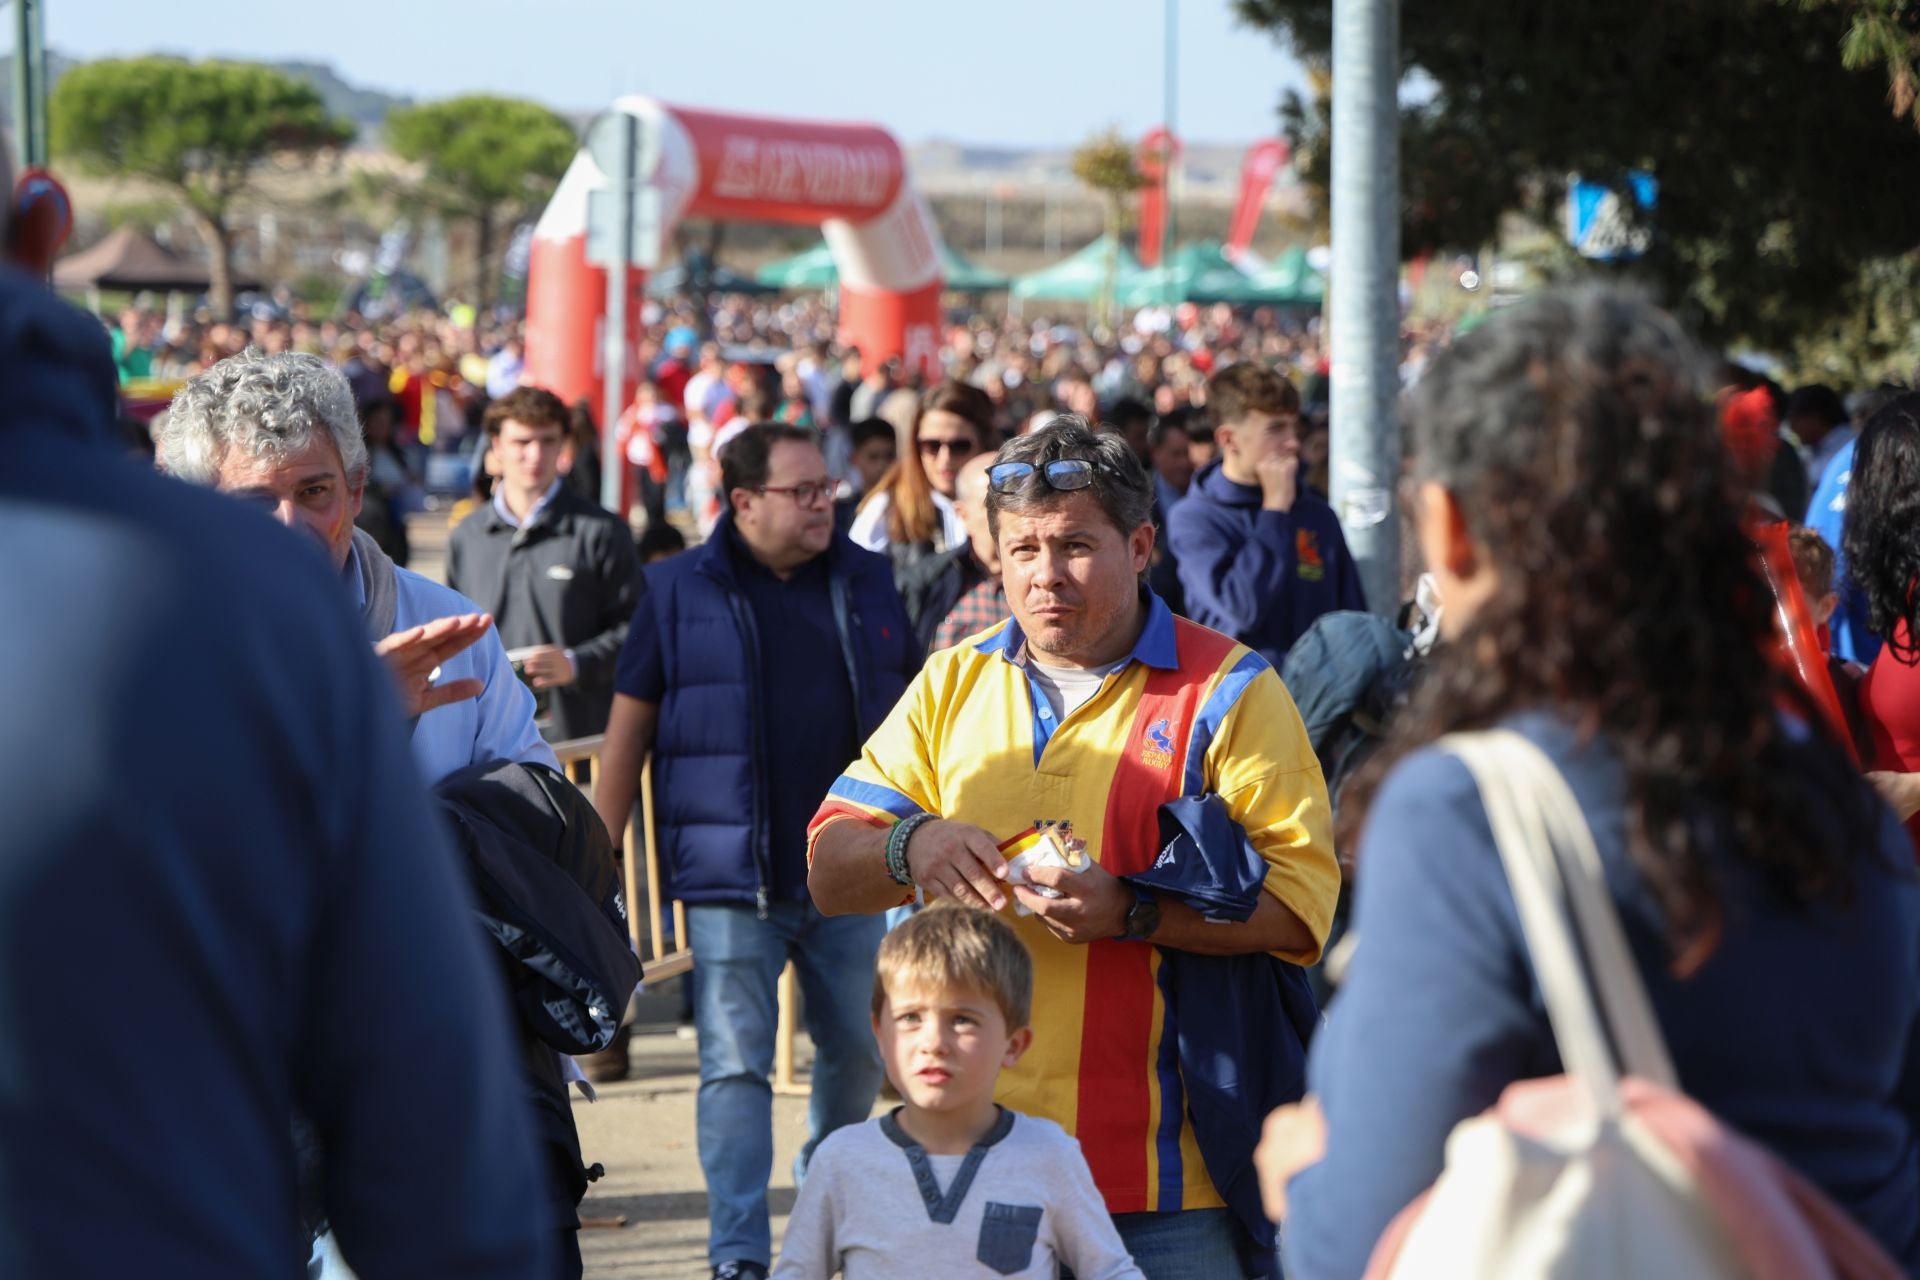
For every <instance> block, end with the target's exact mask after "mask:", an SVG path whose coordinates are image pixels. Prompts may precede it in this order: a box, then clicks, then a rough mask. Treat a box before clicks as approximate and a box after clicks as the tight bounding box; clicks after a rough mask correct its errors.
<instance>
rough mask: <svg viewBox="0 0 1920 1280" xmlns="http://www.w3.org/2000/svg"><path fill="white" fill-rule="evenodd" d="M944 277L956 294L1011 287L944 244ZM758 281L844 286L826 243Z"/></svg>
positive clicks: (761, 273)
mask: <svg viewBox="0 0 1920 1280" xmlns="http://www.w3.org/2000/svg"><path fill="white" fill-rule="evenodd" d="M940 275H941V278H942V281H943V285H944V287H945V288H948V289H951V290H953V291H954V292H955V293H993V292H996V291H997V290H1000V289H1004V288H1006V287H1007V278H1006V277H1005V276H1003V275H1001V274H1000V273H999V272H997V271H989V270H987V269H986V268H985V267H981V266H976V265H975V264H973V263H972V262H969V261H968V260H967V259H965V258H963V257H961V256H960V255H959V254H958V253H957V252H955V251H954V249H953V248H952V246H950V245H948V244H947V243H946V242H945V241H944V240H943V241H941V242H940ZM754 278H755V279H757V280H759V281H760V283H761V284H764V285H768V286H770V287H772V288H775V289H794V290H804V289H826V288H830V287H832V286H833V285H835V284H838V283H839V282H840V269H839V268H838V267H837V266H835V265H834V262H833V252H832V250H830V249H828V248H827V246H826V244H825V243H824V242H822V243H821V244H819V245H817V246H815V247H814V248H812V249H809V250H807V251H806V252H805V253H797V254H795V255H794V256H793V257H791V258H782V259H780V261H778V262H769V263H768V264H767V265H766V266H764V267H762V268H760V270H758V271H757V272H755V273H754Z"/></svg>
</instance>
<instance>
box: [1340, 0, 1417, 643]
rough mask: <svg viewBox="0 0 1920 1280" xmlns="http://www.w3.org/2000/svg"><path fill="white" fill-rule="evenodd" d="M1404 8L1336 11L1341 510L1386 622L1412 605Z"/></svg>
mask: <svg viewBox="0 0 1920 1280" xmlns="http://www.w3.org/2000/svg"><path fill="white" fill-rule="evenodd" d="M1399 42H1400V5H1399V0H1334V3H1333V274H1332V279H1331V280H1330V281H1329V286H1330V287H1329V290H1328V292H1329V294H1330V298H1329V305H1330V306H1331V308H1332V311H1333V316H1332V320H1331V322H1330V326H1329V333H1328V339H1329V341H1330V342H1331V344H1332V345H1331V352H1330V354H1331V355H1332V358H1333V361H1332V363H1333V369H1332V383H1333V386H1332V428H1333V430H1332V440H1331V447H1332V456H1331V459H1330V463H1331V468H1332V472H1333V475H1332V488H1333V494H1332V497H1333V506H1334V510H1335V511H1336V512H1338V513H1339V516H1340V524H1341V526H1342V528H1343V529H1344V530H1345V532H1346V537H1347V547H1348V549H1349V550H1351V551H1352V552H1353V557H1354V560H1355V562H1356V563H1357V564H1358V567H1359V570H1360V582H1361V585H1362V586H1363V587H1364V588H1365V589H1366V593H1367V603H1368V605H1370V606H1371V607H1372V609H1373V611H1374V612H1375V613H1380V614H1385V615H1386V616H1388V617H1391V616H1393V614H1394V612H1395V611H1396V610H1397V609H1398V608H1399V605H1400V518H1399V514H1398V512H1397V511H1396V509H1395V488H1396V486H1397V484H1398V481H1399V476H1400V423H1399V418H1398V417H1397V415H1396V403H1395V402H1396V400H1397V398H1398V395H1399V389H1400V171H1399V164H1400V157H1399V123H1400V103H1399V55H1398V46H1399Z"/></svg>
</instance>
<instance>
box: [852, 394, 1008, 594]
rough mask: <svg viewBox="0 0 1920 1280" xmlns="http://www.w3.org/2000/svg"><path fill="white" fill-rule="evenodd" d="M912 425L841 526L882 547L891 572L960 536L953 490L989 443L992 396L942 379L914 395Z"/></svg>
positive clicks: (867, 545)
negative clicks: (895, 455) (894, 456)
mask: <svg viewBox="0 0 1920 1280" xmlns="http://www.w3.org/2000/svg"><path fill="white" fill-rule="evenodd" d="M912 427H913V429H912V431H910V432H903V433H902V439H901V441H900V455H899V457H898V458H897V459H896V460H895V461H894V464H893V466H892V467H891V468H889V469H888V471H887V473H886V474H885V475H883V476H881V477H880V483H878V484H876V485H875V486H874V487H873V492H872V493H871V494H869V495H868V496H867V499H866V501H865V502H863V503H861V504H860V511H859V513H858V514H857V515H855V516H854V518H853V525H852V527H851V528H850V529H848V531H847V533H848V536H849V537H851V538H852V539H853V540H854V542H855V543H857V544H858V545H860V546H863V547H865V548H867V549H868V550H869V551H880V552H884V553H885V554H886V555H887V556H888V558H890V559H891V560H892V561H893V570H894V573H895V575H896V576H897V575H898V574H899V573H900V571H901V570H903V569H906V568H910V567H911V566H912V565H914V564H916V563H918V562H919V561H920V560H921V559H923V558H925V557H926V556H930V555H934V554H937V553H938V552H941V551H944V550H946V549H947V548H948V547H956V546H959V545H960V544H961V543H963V542H965V541H966V539H967V531H966V527H965V526H964V525H963V524H961V522H960V516H959V513H958V512H957V511H955V510H954V505H953V491H954V486H955V483H956V482H957V481H958V480H959V478H960V468H961V467H963V466H965V465H966V463H967V459H968V458H971V457H972V456H973V455H974V454H976V453H981V452H985V451H987V450H990V449H992V448H993V447H994V446H993V401H991V400H989V399H988V398H987V393H986V392H984V391H982V390H981V389H980V388H978V387H975V386H969V385H968V384H966V383H964V382H954V381H951V380H949V381H947V382H942V383H941V384H939V385H938V386H936V387H934V388H933V389H932V390H930V391H928V392H927V393H926V395H925V396H923V397H921V400H920V408H919V411H918V412H917V413H916V414H914V418H913V424H912Z"/></svg>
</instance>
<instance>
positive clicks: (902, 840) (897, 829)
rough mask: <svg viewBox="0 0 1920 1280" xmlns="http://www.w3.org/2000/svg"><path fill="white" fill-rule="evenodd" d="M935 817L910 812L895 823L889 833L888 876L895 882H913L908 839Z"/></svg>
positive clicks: (929, 814)
mask: <svg viewBox="0 0 1920 1280" xmlns="http://www.w3.org/2000/svg"><path fill="white" fill-rule="evenodd" d="M934 817H935V815H934V814H931V813H915V814H909V815H908V816H907V817H904V818H902V819H900V821H898V822H896V823H894V824H893V830H892V831H890V832H888V833H887V876H888V878H889V879H891V880H892V881H893V882H894V883H895V884H912V883H913V873H912V872H911V871H909V870H908V869H907V841H909V840H911V839H912V838H913V833H914V832H916V831H918V830H919V829H920V828H921V827H923V826H925V825H926V824H927V823H929V822H932V821H933V820H934Z"/></svg>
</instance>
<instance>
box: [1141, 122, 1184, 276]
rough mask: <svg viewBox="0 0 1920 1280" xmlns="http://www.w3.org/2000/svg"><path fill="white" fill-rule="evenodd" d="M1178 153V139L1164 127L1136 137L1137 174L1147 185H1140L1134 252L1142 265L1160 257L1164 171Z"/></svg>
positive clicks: (1164, 222)
mask: <svg viewBox="0 0 1920 1280" xmlns="http://www.w3.org/2000/svg"><path fill="white" fill-rule="evenodd" d="M1179 154H1180V139H1178V138H1176V137H1174V136H1173V135H1172V134H1171V133H1168V132H1167V130H1166V129H1165V128H1164V127H1161V126H1155V127H1154V128H1152V129H1150V130H1148V131H1147V135H1146V136H1145V137H1144V138H1142V139H1140V151H1139V161H1138V164H1139V166H1140V176H1141V177H1143V178H1145V179H1146V180H1147V185H1146V186H1144V187H1142V188H1140V244H1139V246H1138V249H1137V250H1136V252H1135V256H1136V257H1138V258H1139V259H1140V265H1141V266H1143V267H1151V266H1155V265H1157V264H1158V263H1159V261H1160V238H1161V236H1162V235H1163V234H1165V228H1166V225H1167V172H1168V170H1169V169H1171V168H1172V161H1173V159H1174V157H1176V156H1178V155H1179Z"/></svg>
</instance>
